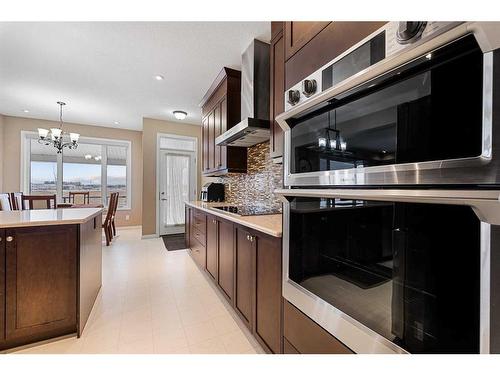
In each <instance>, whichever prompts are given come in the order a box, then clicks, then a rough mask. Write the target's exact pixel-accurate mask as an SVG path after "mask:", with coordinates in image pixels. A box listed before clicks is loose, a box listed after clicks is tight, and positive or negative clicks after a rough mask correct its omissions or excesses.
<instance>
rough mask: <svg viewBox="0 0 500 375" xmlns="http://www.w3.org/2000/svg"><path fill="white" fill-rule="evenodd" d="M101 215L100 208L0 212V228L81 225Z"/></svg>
mask: <svg viewBox="0 0 500 375" xmlns="http://www.w3.org/2000/svg"><path fill="white" fill-rule="evenodd" d="M101 213H102V208H58V209H55V210H54V209H51V210H22V211H0V228H15V227H16V228H17V227H35V226H42V225H67V224H83V223H86V222H87V221H89V220H90V219H92V218H93V217H95V216H97V215H100V214H101Z"/></svg>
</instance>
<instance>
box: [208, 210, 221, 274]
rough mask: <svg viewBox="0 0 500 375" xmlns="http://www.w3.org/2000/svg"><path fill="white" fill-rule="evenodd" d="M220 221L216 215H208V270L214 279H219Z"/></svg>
mask: <svg viewBox="0 0 500 375" xmlns="http://www.w3.org/2000/svg"><path fill="white" fill-rule="evenodd" d="M218 228H219V225H218V222H217V219H216V218H215V216H211V215H208V216H207V233H206V235H205V238H206V241H207V246H206V249H207V272H208V274H209V275H210V276H212V278H213V279H214V280H217V268H218V267H217V263H218V259H217V258H218V256H217V253H218V231H219V230H218Z"/></svg>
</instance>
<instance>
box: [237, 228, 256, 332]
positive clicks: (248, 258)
mask: <svg viewBox="0 0 500 375" xmlns="http://www.w3.org/2000/svg"><path fill="white" fill-rule="evenodd" d="M235 231H236V234H235V238H236V249H235V257H236V269H235V273H236V275H235V282H236V288H235V298H234V301H235V308H236V310H237V312H238V313H239V315H240V316H241V318H242V319H243V321H244V323H245V324H246V325H247V326H248V328H249V329H250V330H252V329H253V306H254V294H255V287H254V284H255V271H254V270H255V265H254V259H255V257H254V247H253V241H254V237H252V235H251V234H250V233H249V232H248V231H247V230H246V229H245V228H244V227H241V226H236V229H235Z"/></svg>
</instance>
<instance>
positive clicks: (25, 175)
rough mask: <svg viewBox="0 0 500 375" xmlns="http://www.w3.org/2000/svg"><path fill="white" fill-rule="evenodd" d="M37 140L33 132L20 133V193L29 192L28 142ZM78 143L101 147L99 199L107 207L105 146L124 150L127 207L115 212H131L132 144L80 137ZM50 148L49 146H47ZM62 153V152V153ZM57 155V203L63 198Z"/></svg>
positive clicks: (60, 166)
mask: <svg viewBox="0 0 500 375" xmlns="http://www.w3.org/2000/svg"><path fill="white" fill-rule="evenodd" d="M32 139H38V134H37V133H36V132H33V131H24V130H22V131H21V166H22V168H21V173H20V178H21V181H20V186H21V190H22V191H28V192H31V190H30V188H31V186H30V181H31V166H30V161H31V157H30V154H31V147H30V141H31V140H32ZM79 142H81V143H87V144H94V145H99V146H102V159H101V199H102V202H103V205H104V206H107V204H108V202H107V189H108V175H107V166H108V165H107V147H106V146H121V147H125V148H126V155H127V159H126V173H127V182H126V183H127V197H128V199H127V205H126V206H125V207H118V208H117V210H119V211H121V210H124V211H125V210H131V209H132V142H131V141H127V140H116V139H107V138H96V137H85V136H80V139H79ZM47 147H51V146H47ZM63 153H64V151H63ZM56 155H57V181H56V198H57V202H61V201H62V196H63V154H56Z"/></svg>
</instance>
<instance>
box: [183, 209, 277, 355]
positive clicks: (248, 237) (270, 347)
mask: <svg viewBox="0 0 500 375" xmlns="http://www.w3.org/2000/svg"><path fill="white" fill-rule="evenodd" d="M189 212H190V215H191V218H190V219H186V221H187V220H190V229H189V231H190V232H191V233H198V232H199V231H200V230H199V228H200V226H202V225H203V219H202V218H203V217H206V234H205V237H204V238H206V261H205V264H206V267H204V268H205V269H206V271H207V273H208V274H209V275H210V276H211V278H212V279H213V280H214V282H215V283H216V284H217V286H218V288H219V289H220V290H221V291H222V292H223V294H224V295H225V297H226V298H227V299H228V301H229V302H230V303H231V305H232V306H233V307H234V309H235V311H236V312H237V314H238V315H239V316H240V318H241V319H242V321H243V322H244V323H245V324H246V325H247V327H248V328H249V330H250V331H251V332H252V333H253V335H254V336H255V338H256V339H257V340H258V341H259V342H260V344H261V345H262V347H263V348H264V349H265V350H266V351H267V352H269V353H282V352H283V344H282V326H283V324H282V322H283V318H282V316H283V299H282V286H281V284H282V279H281V278H282V272H281V267H282V266H281V254H282V252H281V238H277V237H272V236H269V235H267V234H264V233H261V232H258V231H255V230H253V229H249V228H247V227H245V226H242V225H239V224H235V223H233V222H232V221H230V220H225V219H223V218H221V217H219V216H216V215H212V214H204V213H203V211H201V210H199V209H196V208H190V210H186V213H189ZM191 237H193V235H191ZM190 251H191V255H192V256H193V259H194V260H195V262H196V263H198V264H199V265H200V266H201V263H202V262H203V261H202V260H201V261H200V259H201V257H202V256H201V255H200V254H201V253H200V252H201V251H203V249H202V246H201V245H200V241H198V240H197V239H196V237H194V238H193V240H192V241H191V248H190ZM200 262H201V263H200Z"/></svg>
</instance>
